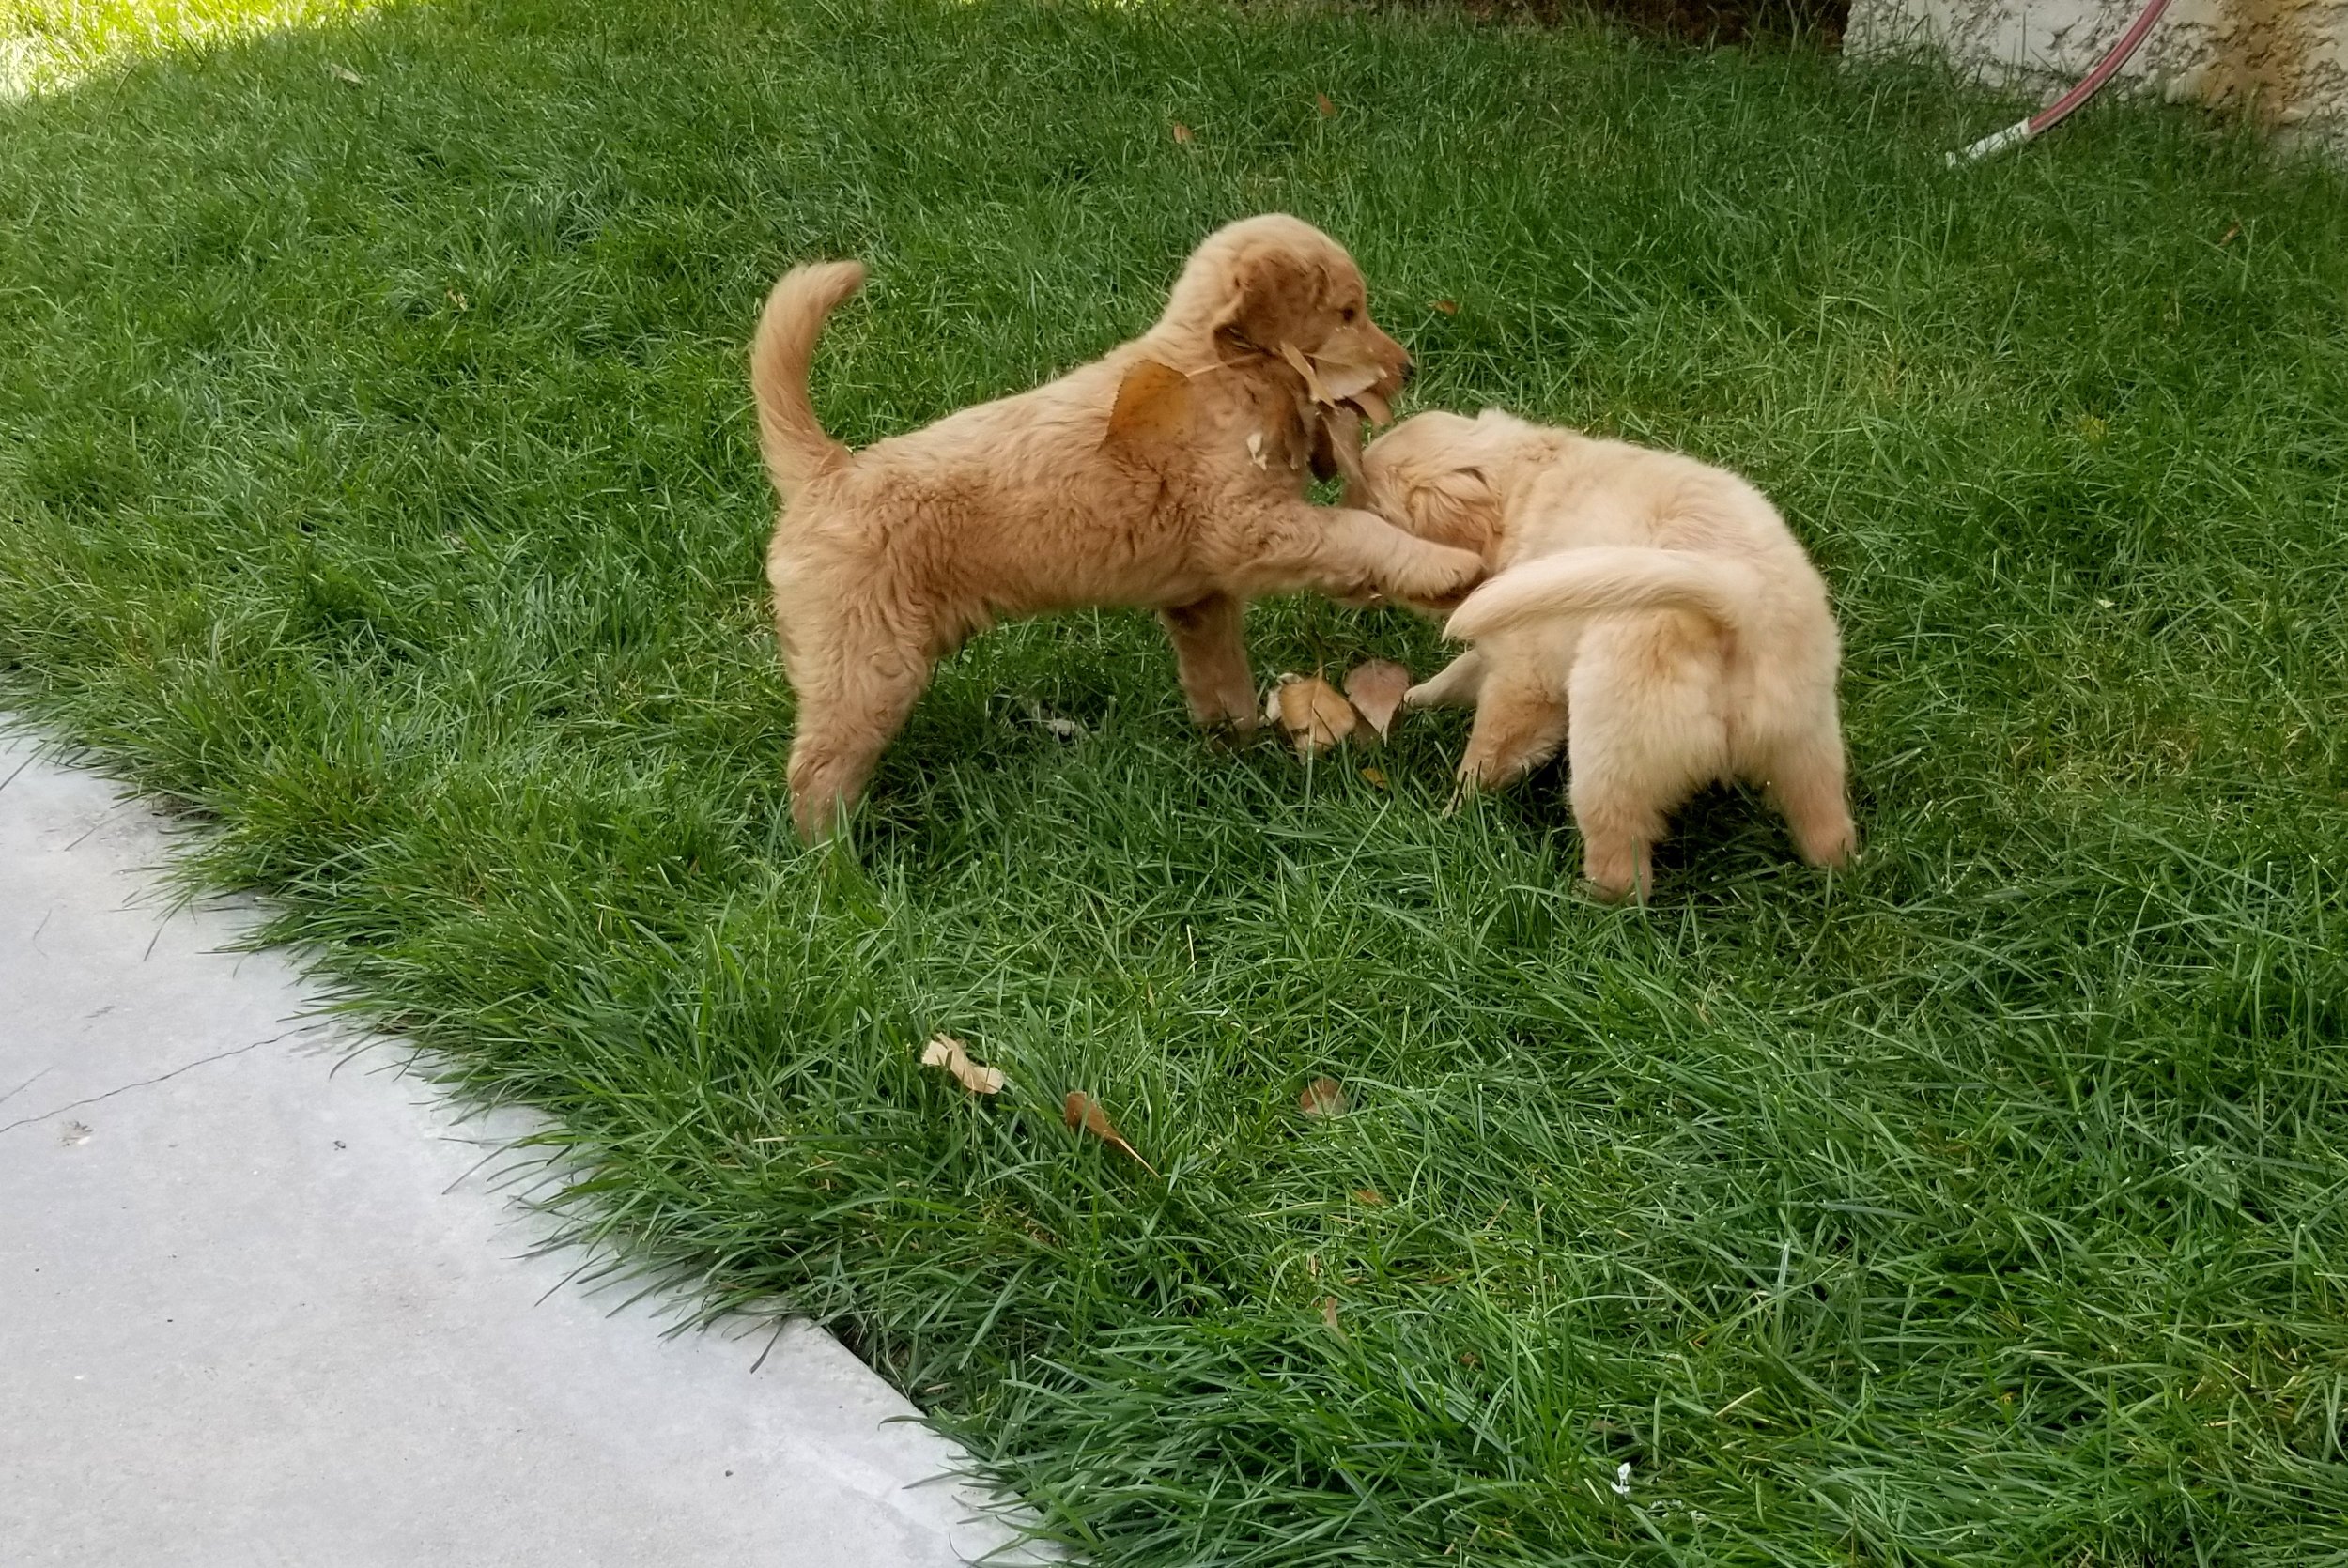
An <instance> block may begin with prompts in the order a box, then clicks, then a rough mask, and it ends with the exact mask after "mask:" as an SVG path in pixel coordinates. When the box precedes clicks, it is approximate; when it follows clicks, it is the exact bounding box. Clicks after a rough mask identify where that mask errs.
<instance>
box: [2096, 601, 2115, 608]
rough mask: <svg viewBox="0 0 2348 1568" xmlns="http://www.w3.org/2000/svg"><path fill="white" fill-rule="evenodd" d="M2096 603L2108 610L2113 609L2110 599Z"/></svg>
mask: <svg viewBox="0 0 2348 1568" xmlns="http://www.w3.org/2000/svg"><path fill="white" fill-rule="evenodd" d="M2095 603H2096V604H2098V605H2100V606H2102V607H2104V608H2106V609H2109V608H2110V607H2111V601H2110V600H2109V599H2098V600H2096V601H2095Z"/></svg>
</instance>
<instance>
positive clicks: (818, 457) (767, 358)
mask: <svg viewBox="0 0 2348 1568" xmlns="http://www.w3.org/2000/svg"><path fill="white" fill-rule="evenodd" d="M863 281H864V264H863V263H862V262H860V261H819V262H814V263H811V264H810V265H809V266H806V267H794V268H793V269H791V270H790V271H788V272H785V273H784V274H783V275H782V279H781V281H780V282H779V283H777V284H775V289H774V292H773V293H771V294H769V295H767V296H766V308H765V310H764V311H763V312H761V313H760V314H759V317H758V335H757V336H755V337H753V338H752V339H751V340H750V391H751V392H754V393H755V394H757V397H758V450H759V451H760V452H761V453H764V454H765V458H766V472H767V473H768V474H769V475H771V476H772V477H773V479H774V482H775V489H776V490H777V491H779V492H780V494H781V496H782V499H783V500H790V499H791V498H792V496H793V495H794V494H796V492H797V490H798V488H799V486H800V485H802V484H806V483H807V482H808V481H809V480H811V479H813V478H814V477H815V476H816V475H818V474H821V473H825V472H827V471H828V470H830V469H834V468H837V467H839V466H840V465H841V464H842V463H845V462H846V461H847V460H848V456H849V453H848V449H847V448H846V447H844V446H842V445H841V444H840V443H839V442H838V441H835V440H833V439H832V438H830V437H829V436H827V435H826V434H825V433H824V427H823V426H822V425H821V424H818V423H816V421H815V405H813V404H812V403H811V402H809V401H808V397H807V367H808V361H810V360H811V359H813V358H814V357H815V339H816V338H817V337H818V336H819V335H820V334H821V333H822V331H823V330H824V318H825V317H826V316H827V315H830V314H831V313H832V310H833V308H834V307H835V306H837V305H838V304H839V303H840V301H841V300H845V299H846V298H847V297H848V296H849V295H851V294H854V293H855V292H856V290H857V284H861V283H862V282H863Z"/></svg>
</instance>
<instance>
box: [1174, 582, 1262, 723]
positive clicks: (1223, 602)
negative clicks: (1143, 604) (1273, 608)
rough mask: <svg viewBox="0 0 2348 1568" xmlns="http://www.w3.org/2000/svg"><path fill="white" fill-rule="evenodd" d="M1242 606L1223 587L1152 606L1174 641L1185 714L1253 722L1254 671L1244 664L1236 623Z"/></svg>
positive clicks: (1244, 645)
mask: <svg viewBox="0 0 2348 1568" xmlns="http://www.w3.org/2000/svg"><path fill="white" fill-rule="evenodd" d="M1246 609H1247V607H1246V606H1245V605H1244V604H1243V603H1242V602H1241V601H1239V600H1237V599H1234V598H1233V597H1231V596H1230V595H1229V594H1228V593H1210V594H1208V595H1207V596H1206V597H1205V598H1203V599H1200V600H1198V601H1197V603H1195V604H1188V605H1177V606H1176V607H1173V608H1171V609H1162V610H1160V611H1158V619H1159V620H1161V621H1163V622H1165V623H1166V636H1167V637H1169V638H1172V639H1173V641H1174V663H1175V667H1176V669H1179V670H1180V671H1181V673H1182V695H1183V696H1185V697H1187V698H1189V699H1190V716H1191V717H1192V718H1194V719H1196V720H1197V721H1198V722H1199V723H1200V724H1202V725H1207V726H1213V725H1217V724H1228V725H1230V726H1231V727H1232V728H1233V729H1236V730H1253V729H1254V728H1255V727H1256V677H1255V675H1254V673H1253V672H1252V671H1250V670H1249V669H1248V668H1247V638H1246V634H1245V633H1244V631H1243V630H1242V625H1241V623H1242V620H1243V618H1244V615H1245V613H1246Z"/></svg>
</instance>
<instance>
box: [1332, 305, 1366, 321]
mask: <svg viewBox="0 0 2348 1568" xmlns="http://www.w3.org/2000/svg"><path fill="white" fill-rule="evenodd" d="M1361 314H1362V313H1361V311H1360V309H1359V308H1358V307H1356V306H1353V305H1348V306H1346V307H1345V309H1343V310H1341V311H1339V312H1337V319H1338V320H1339V321H1351V320H1352V319H1353V318H1354V317H1355V316H1357V315H1361Z"/></svg>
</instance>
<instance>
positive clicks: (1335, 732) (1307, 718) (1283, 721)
mask: <svg viewBox="0 0 2348 1568" xmlns="http://www.w3.org/2000/svg"><path fill="white" fill-rule="evenodd" d="M1274 695H1275V698H1276V700H1277V705H1278V708H1279V712H1278V714H1277V715H1274V723H1276V724H1277V725H1279V727H1280V728H1281V729H1282V730H1284V731H1286V732H1287V734H1288V738H1289V739H1290V741H1292V742H1294V743H1295V745H1296V749H1297V750H1298V751H1300V752H1302V753H1303V754H1304V755H1305V756H1307V757H1315V756H1318V755H1320V754H1321V752H1324V751H1326V750H1328V749H1329V748H1330V747H1331V746H1335V745H1336V744H1337V743H1338V742H1339V741H1341V740H1343V739H1345V737H1346V736H1348V735H1350V734H1352V732H1353V726H1354V723H1355V719H1354V715H1353V704H1352V703H1351V702H1348V701H1347V700H1346V699H1344V698H1343V697H1342V696H1340V695H1338V692H1337V688H1336V687H1335V686H1333V685H1331V684H1329V683H1328V682H1326V681H1324V680H1322V679H1321V677H1320V676H1318V675H1313V676H1307V677H1306V678H1305V679H1304V680H1301V681H1290V683H1289V684H1286V685H1284V686H1282V687H1281V688H1280V689H1279V691H1278V692H1277V693H1275V694H1274Z"/></svg>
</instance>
